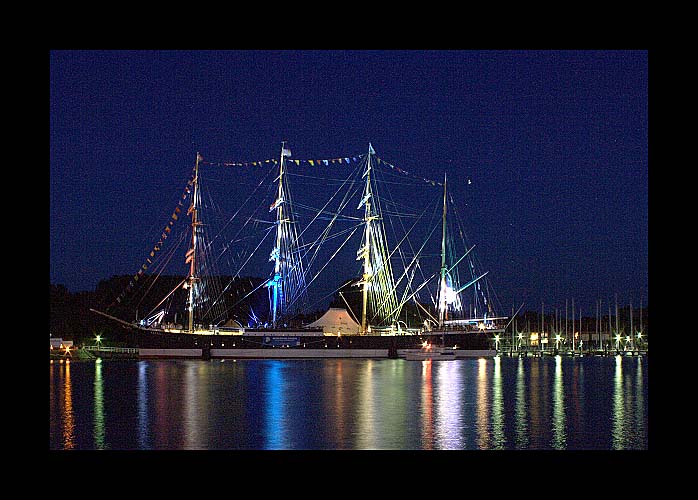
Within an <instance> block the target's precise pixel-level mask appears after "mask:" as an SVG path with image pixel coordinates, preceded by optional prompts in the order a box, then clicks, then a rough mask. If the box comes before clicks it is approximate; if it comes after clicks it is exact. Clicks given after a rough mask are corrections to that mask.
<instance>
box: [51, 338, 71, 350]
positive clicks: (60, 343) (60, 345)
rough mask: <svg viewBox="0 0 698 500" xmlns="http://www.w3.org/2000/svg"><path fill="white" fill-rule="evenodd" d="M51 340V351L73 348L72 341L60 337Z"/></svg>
mask: <svg viewBox="0 0 698 500" xmlns="http://www.w3.org/2000/svg"><path fill="white" fill-rule="evenodd" d="M49 340H50V341H51V343H50V348H49V350H51V349H65V348H66V347H73V341H72V340H63V339H62V338H60V337H50V339H49Z"/></svg>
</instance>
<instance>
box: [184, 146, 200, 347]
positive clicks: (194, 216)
mask: <svg viewBox="0 0 698 500" xmlns="http://www.w3.org/2000/svg"><path fill="white" fill-rule="evenodd" d="M200 160H201V155H200V154H199V153H198V152H197V153H196V166H195V167H194V181H193V185H194V193H193V195H192V201H191V207H190V208H189V211H190V212H191V248H190V249H189V251H188V252H187V262H189V277H188V278H187V285H188V288H189V322H188V326H187V330H188V331H189V333H194V282H195V281H196V280H197V277H196V243H197V238H196V227H197V226H198V225H200V224H201V223H200V222H199V221H198V213H197V212H198V211H197V208H196V204H197V202H198V195H199V161H200Z"/></svg>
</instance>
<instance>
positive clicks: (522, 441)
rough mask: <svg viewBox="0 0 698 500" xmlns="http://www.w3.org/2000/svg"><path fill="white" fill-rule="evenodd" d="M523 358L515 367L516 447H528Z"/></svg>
mask: <svg viewBox="0 0 698 500" xmlns="http://www.w3.org/2000/svg"><path fill="white" fill-rule="evenodd" d="M524 373H525V372H524V358H521V357H520V358H519V360H518V365H517V367H516V448H517V449H527V448H528V404H527V402H526V377H525V375H524Z"/></svg>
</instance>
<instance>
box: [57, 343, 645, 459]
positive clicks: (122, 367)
mask: <svg viewBox="0 0 698 500" xmlns="http://www.w3.org/2000/svg"><path fill="white" fill-rule="evenodd" d="M647 366H648V365H647V360H646V358H636V357H632V358H631V357H629V356H623V357H620V356H619V357H610V356H609V357H603V358H599V357H590V358H588V359H586V358H579V359H577V358H575V359H571V358H566V357H564V356H563V357H557V358H553V357H550V358H508V357H495V358H492V359H479V360H476V359H471V360H455V361H447V362H433V361H429V360H427V361H422V362H407V361H405V360H309V361H282V360H245V361H242V362H238V363H225V364H223V363H222V362H221V363H213V362H205V361H200V360H187V361H183V360H178V361H175V360H155V361H138V362H133V363H121V362H119V363H111V362H109V361H104V362H95V363H94V364H92V363H72V364H64V363H61V364H60V365H59V364H58V363H55V364H53V365H51V382H50V387H51V396H50V397H51V399H50V408H51V448H52V449H75V448H81V447H82V448H90V449H106V448H113V447H119V448H124V449H126V448H129V447H132V448H140V449H160V450H182V449H362V450H371V449H461V450H475V449H571V448H580V449H585V448H587V449H588V448H607V449H628V448H634V449H642V448H646V447H647ZM604 377H605V378H604ZM585 384H586V385H585ZM585 391H586V397H585ZM131 394H132V395H133V396H132V397H131V396H129V395H131ZM113 398H120V399H119V400H118V401H117V400H115V399H113ZM112 400H114V401H115V404H113V405H112V404H111V403H110V402H111V401H112ZM130 402H132V404H129V403H130ZM129 422H132V425H128V423H129ZM107 431H108V432H107Z"/></svg>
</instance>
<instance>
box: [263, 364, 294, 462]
mask: <svg viewBox="0 0 698 500" xmlns="http://www.w3.org/2000/svg"><path fill="white" fill-rule="evenodd" d="M283 368H284V362H283V361H269V366H268V369H267V390H266V396H267V397H266V403H267V407H266V424H267V425H266V430H267V432H266V436H267V442H266V448H267V449H268V450H281V449H286V448H288V447H289V443H288V437H287V433H286V419H285V418H284V398H285V387H284V379H283Z"/></svg>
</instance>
